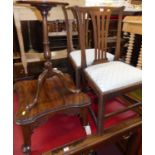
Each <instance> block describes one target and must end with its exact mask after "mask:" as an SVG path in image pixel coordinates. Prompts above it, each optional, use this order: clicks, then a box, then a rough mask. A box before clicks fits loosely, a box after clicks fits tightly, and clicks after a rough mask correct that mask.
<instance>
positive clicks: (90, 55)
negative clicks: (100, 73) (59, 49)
mask: <svg viewBox="0 0 155 155" xmlns="http://www.w3.org/2000/svg"><path fill="white" fill-rule="evenodd" d="M69 56H70V58H71V60H72V61H73V62H74V63H75V65H76V67H79V68H80V67H81V50H75V51H72V52H70V55H69ZM94 58H95V50H94V49H86V63H87V66H90V65H92V64H93V61H94ZM107 58H108V60H109V61H113V60H114V55H113V54H111V53H108V52H107Z"/></svg>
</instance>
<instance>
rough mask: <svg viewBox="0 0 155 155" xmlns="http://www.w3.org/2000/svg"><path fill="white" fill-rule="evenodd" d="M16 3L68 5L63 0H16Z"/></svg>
mask: <svg viewBox="0 0 155 155" xmlns="http://www.w3.org/2000/svg"><path fill="white" fill-rule="evenodd" d="M16 2H17V3H21V4H22V3H23V4H31V5H43V4H46V5H52V6H54V5H55V6H57V5H68V3H65V2H61V1H59V2H57V1H53V0H19V1H16Z"/></svg>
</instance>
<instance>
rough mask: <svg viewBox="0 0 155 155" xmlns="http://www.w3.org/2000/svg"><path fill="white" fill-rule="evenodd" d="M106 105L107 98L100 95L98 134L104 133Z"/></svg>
mask: <svg viewBox="0 0 155 155" xmlns="http://www.w3.org/2000/svg"><path fill="white" fill-rule="evenodd" d="M104 107H105V100H104V99H103V96H102V95H100V96H99V102H98V117H97V134H98V135H102V133H103V129H104V127H103V116H104Z"/></svg>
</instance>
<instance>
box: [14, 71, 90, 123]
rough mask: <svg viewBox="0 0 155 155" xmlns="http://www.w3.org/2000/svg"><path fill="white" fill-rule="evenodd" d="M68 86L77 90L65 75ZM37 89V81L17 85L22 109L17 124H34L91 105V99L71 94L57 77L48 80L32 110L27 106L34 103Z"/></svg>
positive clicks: (17, 117) (19, 111)
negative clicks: (60, 112) (63, 112)
mask: <svg viewBox="0 0 155 155" xmlns="http://www.w3.org/2000/svg"><path fill="white" fill-rule="evenodd" d="M65 77H66V80H67V81H68V84H69V85H70V87H72V88H73V89H74V88H75V86H74V84H73V81H72V80H71V78H70V77H69V75H68V74H66V75H65ZM36 89H37V80H27V81H20V82H17V83H16V84H15V90H16V91H17V93H18V96H19V102H20V107H19V110H18V113H17V115H16V123H17V124H19V125H25V124H29V123H32V122H34V121H36V120H37V119H39V118H40V117H43V116H45V115H48V114H50V113H54V112H57V111H61V110H65V109H69V108H77V107H85V106H88V105H90V100H89V97H88V96H87V95H86V94H84V93H82V92H79V93H70V92H69V91H67V90H66V89H65V88H64V86H63V83H62V82H61V81H60V79H59V78H58V77H57V76H54V77H52V78H49V79H46V81H45V83H44V84H43V86H42V89H41V91H40V94H39V98H38V103H37V104H36V105H35V106H34V107H33V108H32V109H30V110H25V109H26V106H27V105H28V104H30V103H32V102H33V97H34V95H35V92H36Z"/></svg>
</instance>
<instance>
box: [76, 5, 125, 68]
mask: <svg viewBox="0 0 155 155" xmlns="http://www.w3.org/2000/svg"><path fill="white" fill-rule="evenodd" d="M74 10H75V12H76V14H77V23H78V28H79V43H80V48H81V53H82V54H81V66H82V67H83V68H85V67H87V65H86V54H85V49H86V48H87V44H88V38H89V36H88V32H89V25H88V24H89V21H92V27H93V41H94V49H95V55H94V62H93V64H98V63H104V62H107V61H108V59H107V55H106V53H107V45H108V36H109V25H110V19H111V15H112V14H116V13H117V15H118V25H117V35H116V49H115V60H118V59H119V57H120V41H121V23H122V16H123V10H124V7H117V8H116V7H115V8H114V7H74Z"/></svg>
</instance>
